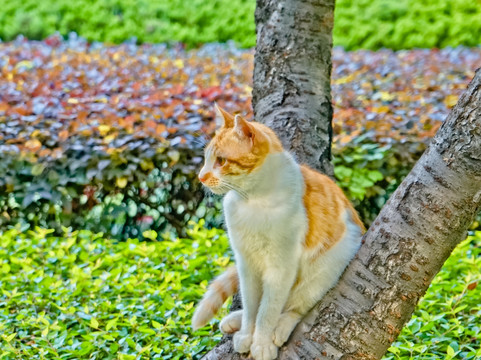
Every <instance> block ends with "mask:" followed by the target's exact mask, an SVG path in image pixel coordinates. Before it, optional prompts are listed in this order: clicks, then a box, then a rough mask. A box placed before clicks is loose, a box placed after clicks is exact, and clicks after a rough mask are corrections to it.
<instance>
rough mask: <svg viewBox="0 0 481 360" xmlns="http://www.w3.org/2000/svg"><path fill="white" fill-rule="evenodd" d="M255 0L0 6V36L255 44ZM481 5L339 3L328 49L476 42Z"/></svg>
mask: <svg viewBox="0 0 481 360" xmlns="http://www.w3.org/2000/svg"><path fill="white" fill-rule="evenodd" d="M254 9H255V1H254V0H236V1H231V0H211V1H205V0H191V1H183V0H150V1H134V2H133V1H130V0H96V1H88V0H77V1H66V0H61V1H60V0H45V1H34V0H21V1H5V0H4V1H3V3H2V12H1V13H0V38H3V39H4V40H12V39H14V38H15V37H16V36H18V35H19V34H23V35H25V36H26V37H28V38H29V39H44V38H46V37H47V36H49V35H51V34H53V33H55V32H57V31H58V32H59V33H60V34H62V35H63V36H67V35H68V34H69V33H70V32H72V31H74V32H76V33H78V34H80V35H81V36H82V37H84V38H86V39H88V40H89V41H102V42H113V43H120V42H123V41H126V40H128V39H131V38H135V39H136V40H137V41H139V42H141V43H144V42H150V43H160V42H173V41H180V42H183V43H185V44H187V45H188V46H189V47H193V46H198V45H199V44H202V43H208V42H226V41H228V40H234V41H235V42H236V43H237V44H239V45H241V46H242V47H253V46H254V45H255V40H256V39H255V25H254ZM480 18H481V3H480V2H479V1H466V0H424V1H416V0H401V1H391V0H356V1H354V0H338V1H336V11H335V26H334V44H335V45H339V46H343V47H345V48H347V49H350V50H352V49H360V48H363V49H379V48H383V47H385V48H391V49H395V50H397V49H411V48H433V47H436V48H442V47H446V46H458V45H465V46H477V45H479V44H481V21H479V19H480Z"/></svg>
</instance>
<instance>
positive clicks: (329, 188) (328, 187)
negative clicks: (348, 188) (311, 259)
mask: <svg viewBox="0 0 481 360" xmlns="http://www.w3.org/2000/svg"><path fill="white" fill-rule="evenodd" d="M301 172H302V176H303V177H304V183H305V192H304V199H303V200H304V206H305V208H306V213H307V219H308V223H309V229H308V233H307V235H306V240H305V246H306V247H307V248H309V249H313V248H316V247H319V249H320V251H321V252H325V251H327V250H328V249H329V248H331V247H332V246H333V245H334V244H335V243H336V242H338V241H339V240H340V239H342V237H343V235H344V232H345V231H346V224H345V220H344V218H343V216H342V215H343V213H344V212H345V210H349V211H350V212H351V218H352V221H354V222H355V223H356V224H358V225H359V226H360V227H361V229H363V231H364V225H363V224H362V222H361V220H360V219H359V216H358V214H357V212H356V211H355V210H354V208H353V207H352V205H351V203H350V202H349V200H348V199H347V198H346V196H345V195H344V193H343V192H342V190H341V189H340V188H339V186H337V184H336V183H335V182H334V181H332V180H331V179H330V178H329V177H327V176H326V175H323V174H321V173H319V172H317V171H314V170H312V169H311V168H309V167H308V166H306V165H301Z"/></svg>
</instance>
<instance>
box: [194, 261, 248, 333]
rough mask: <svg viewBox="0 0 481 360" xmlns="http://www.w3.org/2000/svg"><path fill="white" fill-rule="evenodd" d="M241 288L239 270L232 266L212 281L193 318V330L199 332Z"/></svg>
mask: <svg viewBox="0 0 481 360" xmlns="http://www.w3.org/2000/svg"><path fill="white" fill-rule="evenodd" d="M238 288H239V276H238V275H237V268H236V267H235V266H232V267H230V268H228V269H227V270H226V271H225V272H224V273H222V274H221V275H219V276H218V277H217V278H215V279H214V281H212V283H211V284H210V285H209V287H208V288H207V292H206V293H205V295H204V297H203V298H202V300H201V301H200V303H199V305H197V308H196V309H195V312H194V316H193V317H192V328H193V329H194V330H197V329H199V328H201V327H202V326H204V325H205V324H207V323H208V322H209V320H210V319H212V318H213V317H214V315H215V314H217V312H218V311H219V309H220V308H221V307H222V305H223V304H224V303H225V301H226V300H227V299H228V298H229V296H232V295H234V294H235V293H236V292H237V290H238Z"/></svg>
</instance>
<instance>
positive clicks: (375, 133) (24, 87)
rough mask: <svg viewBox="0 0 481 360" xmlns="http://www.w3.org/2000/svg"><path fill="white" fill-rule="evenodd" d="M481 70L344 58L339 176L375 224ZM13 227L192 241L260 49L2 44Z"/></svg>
mask: <svg viewBox="0 0 481 360" xmlns="http://www.w3.org/2000/svg"><path fill="white" fill-rule="evenodd" d="M479 64H481V49H479V48H475V49H468V48H462V47H460V48H456V49H444V50H412V51H400V52H392V51H390V50H381V51H378V52H371V51H356V52H346V51H344V50H342V49H339V48H337V49H335V50H334V53H333V78H332V93H333V102H334V110H335V111H334V124H333V127H334V140H333V153H334V164H335V166H336V171H335V173H336V177H337V179H338V181H339V183H340V184H341V186H342V187H343V189H344V190H345V191H346V192H347V194H348V195H349V197H350V198H351V199H353V200H354V201H355V203H356V206H357V208H358V210H359V211H360V212H361V215H362V216H363V219H364V220H365V222H366V223H368V224H369V222H370V221H371V220H372V218H373V217H374V216H375V215H376V214H377V212H378V210H379V209H380V207H381V206H382V205H383V204H384V202H385V201H386V199H387V197H388V196H389V195H390V193H391V192H392V191H393V190H394V189H395V187H396V186H397V185H398V184H399V183H400V180H401V179H402V178H403V176H405V175H406V173H407V172H408V171H409V169H410V168H411V167H412V165H413V164H414V162H415V161H416V160H417V158H418V157H419V156H420V154H421V153H422V151H423V150H424V148H425V146H426V144H427V143H428V142H429V139H430V138H431V136H432V135H433V134H434V133H435V131H436V129H437V128H438V127H439V126H440V124H441V123H442V121H443V119H444V118H445V117H446V115H447V113H448V112H449V109H450V108H451V107H452V106H453V105H454V104H455V103H456V101H457V98H458V96H459V95H460V94H461V93H462V91H463V89H464V88H465V87H466V85H467V83H468V82H469V81H470V79H471V78H472V76H473V74H474V70H475V68H476V66H479ZM0 68H1V72H0V174H2V176H0V227H5V226H10V225H13V224H17V223H19V222H20V223H24V224H30V226H33V225H38V226H42V227H45V228H54V229H56V231H57V232H58V233H59V232H61V226H72V227H73V228H74V229H78V228H79V229H80V228H82V229H91V230H93V231H103V232H105V233H107V234H109V235H110V236H113V237H117V238H122V239H126V238H128V237H142V233H143V231H144V230H146V229H154V230H156V231H158V232H162V231H170V230H174V231H176V232H177V233H179V232H182V229H183V228H184V226H185V224H186V223H187V221H189V220H198V219H199V218H201V217H203V218H205V219H206V221H207V223H208V224H210V225H216V226H218V225H220V221H221V220H220V217H219V213H218V209H216V207H215V204H216V201H213V202H211V206H205V205H203V204H202V200H203V199H204V192H203V191H202V190H201V188H200V186H199V184H198V183H197V179H196V172H197V170H198V168H199V166H200V164H201V162H202V148H203V144H204V143H205V142H206V141H208V138H209V137H211V136H212V135H213V132H214V127H215V125H214V121H213V116H214V111H213V104H214V102H215V101H216V102H218V103H219V104H220V105H221V106H223V107H225V108H226V109H227V110H229V111H233V112H241V113H243V114H244V115H246V117H247V118H251V117H252V114H251V104H250V93H251V89H252V82H251V76H252V68H253V51H252V50H240V49H236V48H234V47H226V46H219V45H206V46H204V47H202V48H200V49H198V50H193V51H185V50H184V49H182V48H181V47H174V48H168V47H166V46H165V45H142V46H136V45H133V44H123V45H119V46H104V45H102V44H89V43H87V42H86V41H85V40H83V39H79V38H77V37H72V38H71V39H70V40H69V41H66V42H65V41H62V39H60V38H58V37H51V38H48V39H47V40H45V41H42V42H35V41H26V40H25V39H18V40H17V41H15V42H12V43H0Z"/></svg>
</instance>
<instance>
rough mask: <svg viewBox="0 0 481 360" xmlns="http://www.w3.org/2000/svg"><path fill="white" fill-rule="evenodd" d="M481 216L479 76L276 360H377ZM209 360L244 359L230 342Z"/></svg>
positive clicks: (216, 350) (226, 341) (216, 351)
mask: <svg viewBox="0 0 481 360" xmlns="http://www.w3.org/2000/svg"><path fill="white" fill-rule="evenodd" d="M480 210H481V71H480V70H478V71H477V72H476V75H475V77H474V79H473V81H472V82H471V84H470V85H469V87H468V89H467V91H466V92H465V93H464V94H463V96H462V97H461V98H460V100H459V102H458V104H457V105H456V106H455V107H454V109H453V110H452V111H451V113H450V114H449V116H448V118H447V120H446V121H445V123H444V124H443V126H441V128H440V129H439V131H438V132H437V134H436V136H435V137H434V139H433V140H432V142H431V144H430V146H429V148H428V149H427V150H426V152H425V153H424V155H423V156H422V157H421V159H420V160H419V161H418V163H417V164H416V166H415V167H414V168H413V170H412V171H411V172H410V174H409V175H408V176H407V177H406V179H405V180H404V181H403V182H402V184H401V185H400V186H399V188H398V189H397V190H396V192H395V193H394V194H393V196H392V197H391V199H390V200H389V201H388V202H387V204H386V205H385V206H384V208H383V209H382V211H381V213H380V214H379V216H378V217H377V219H376V220H375V221H374V224H373V225H372V226H371V228H370V229H369V231H368V232H367V234H366V235H365V237H364V240H363V245H362V247H361V249H360V251H359V253H358V254H357V255H356V257H355V258H354V260H353V261H352V262H351V264H350V265H349V267H348V268H347V270H346V271H345V273H344V275H343V276H342V278H341V280H340V281H339V283H338V285H337V286H336V287H335V288H334V289H332V290H331V291H330V292H329V294H328V295H327V296H326V297H325V298H324V299H322V301H321V302H320V303H319V304H318V305H317V306H316V307H315V308H314V309H313V310H312V311H311V312H310V313H309V314H308V315H307V316H306V317H305V319H304V320H303V322H302V323H301V324H299V326H298V327H297V328H296V330H295V331H294V333H293V335H292V336H291V338H290V340H289V342H288V344H287V345H286V346H284V348H283V349H282V351H281V352H280V355H279V359H343V360H347V359H349V360H364V359H369V360H371V359H380V358H381V357H382V356H383V354H384V353H385V352H386V350H387V348H388V347H389V346H390V344H391V343H392V342H393V341H394V340H395V339H396V337H397V335H398V334H399V332H400V331H401V329H402V327H403V325H404V324H405V322H406V321H407V320H408V319H409V318H410V317H411V314H412V312H413V310H414V307H415V305H416V303H417V302H418V300H419V299H420V297H422V296H423V295H424V293H425V291H426V290H427V288H428V286H429V284H430V282H431V280H432V278H433V277H434V275H435V274H436V273H437V272H438V271H439V269H440V268H441V266H442V265H443V263H444V261H445V260H446V259H447V258H448V256H449V255H450V253H451V251H452V250H453V249H454V247H455V246H456V245H457V244H458V243H459V242H460V241H461V240H463V239H464V238H465V237H466V231H467V228H468V226H469V224H470V223H471V222H472V221H473V219H474V217H475V216H476V214H477V213H478V212H479V211H480ZM205 358H206V359H209V360H213V359H222V360H227V359H242V357H240V356H239V355H238V354H233V353H232V345H231V342H230V341H229V339H226V340H225V341H224V343H223V344H221V345H220V346H218V347H216V348H215V349H213V350H212V351H211V352H210V353H208V354H207V355H206V357H205Z"/></svg>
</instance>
